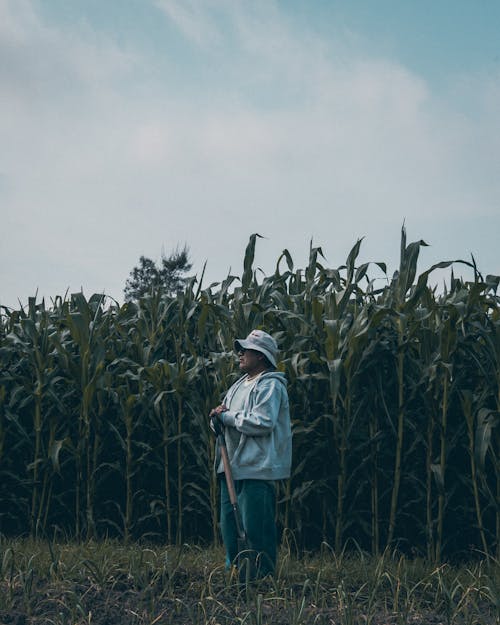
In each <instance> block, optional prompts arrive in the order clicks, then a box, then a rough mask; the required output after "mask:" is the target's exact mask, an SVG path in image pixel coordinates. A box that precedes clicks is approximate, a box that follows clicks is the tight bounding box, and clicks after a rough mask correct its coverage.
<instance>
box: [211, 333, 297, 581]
mask: <svg viewBox="0 0 500 625" xmlns="http://www.w3.org/2000/svg"><path fill="white" fill-rule="evenodd" d="M234 349H235V351H236V353H237V354H238V358H239V367H240V371H242V372H243V374H244V375H243V376H242V377H240V378H239V379H238V380H237V381H236V382H235V383H234V384H233V385H232V386H231V388H230V389H229V390H228V392H227V394H226V396H225V398H224V401H223V402H222V404H221V405H220V406H217V407H216V408H214V409H213V410H212V411H211V412H210V417H211V418H216V419H218V420H219V421H220V422H221V423H222V425H223V426H224V431H225V439H226V447H227V451H228V456H229V460H230V464H231V470H232V473H233V478H234V482H235V490H236V494H237V498H238V506H239V508H240V511H241V517H242V522H243V528H244V530H245V532H246V535H247V541H248V546H249V548H250V549H251V550H252V551H253V552H254V553H255V554H256V565H257V566H256V570H257V576H258V577H264V576H265V575H267V574H272V573H273V572H274V569H275V565H276V550H277V533H276V521H275V506H276V481H277V480H282V479H286V478H288V477H290V469H291V462H292V430H291V423H290V410H289V403H288V394H287V382H286V379H285V376H284V374H283V373H279V372H277V371H276V357H277V354H278V346H277V344H276V341H275V340H274V338H273V337H272V336H271V335H269V334H268V333H267V332H263V331H262V330H253V331H252V332H250V334H249V335H248V336H247V338H246V339H237V340H235V342H234ZM215 465H216V471H217V473H218V475H219V476H220V477H221V478H223V473H224V467H223V464H222V461H221V459H220V454H219V453H218V450H217V453H216V462H215ZM220 486H221V532H222V539H223V542H224V546H225V549H226V568H229V567H230V566H231V563H233V562H235V560H236V557H237V555H238V548H237V530H236V523H235V519H234V515H233V510H232V506H231V502H230V500H229V493H228V490H227V486H226V482H225V480H224V479H220Z"/></svg>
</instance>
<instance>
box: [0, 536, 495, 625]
mask: <svg viewBox="0 0 500 625" xmlns="http://www.w3.org/2000/svg"><path fill="white" fill-rule="evenodd" d="M222 562H223V554H222V551H221V550H220V549H212V548H211V549H201V548H199V547H193V546H188V545H184V546H183V547H181V548H177V547H164V546H144V545H138V544H130V545H123V544H119V543H116V542H113V541H105V542H99V543H97V542H89V543H85V544H75V543H56V544H52V543H48V542H41V541H37V542H34V541H30V540H3V541H2V542H1V543H0V563H1V578H0V622H1V623H12V624H18V625H21V624H33V625H34V624H37V625H38V624H42V623H43V624H44V625H83V624H84V623H85V624H96V625H113V624H114V623H116V624H118V623H119V624H120V625H132V624H136V625H146V624H147V625H155V624H158V625H161V624H163V625H167V624H170V623H172V624H174V623H179V624H188V623H189V624H190V625H208V624H211V625H217V624H219V625H223V624H229V623H231V624H234V623H241V624H244V623H245V624H248V625H264V624H266V623H267V624H273V625H274V624H276V625H280V624H283V625H285V624H286V625H299V624H303V625H306V624H311V625H313V624H314V625H327V624H328V625H355V624H363V625H370V624H371V625H382V624H384V625H389V624H395V625H403V624H408V625H410V624H411V625H417V624H422V625H424V624H425V625H430V624H436V625H437V624H438V623H439V624H441V623H442V624H447V625H451V624H457V625H459V624H460V625H462V624H463V625H493V624H494V623H499V622H500V620H499V606H500V600H499V591H498V589H499V588H500V573H499V567H498V563H496V562H492V561H490V562H488V561H485V560H483V561H478V562H474V563H469V564H464V565H462V566H460V567H453V566H451V565H448V564H443V565H441V566H439V567H435V566H432V565H429V564H428V563H426V562H425V561H424V560H421V559H407V558H405V557H402V556H398V555H397V554H395V553H385V554H384V555H382V556H381V557H379V558H373V557H371V556H365V555H364V554H362V553H351V554H347V553H346V552H343V553H341V554H335V553H334V552H333V551H332V550H331V549H330V548H328V547H327V546H324V549H323V550H322V552H321V553H319V554H315V555H310V556H305V557H303V558H300V559H297V558H296V557H294V556H293V555H292V554H291V553H290V552H288V551H285V550H284V551H282V553H281V554H280V559H279V568H278V570H277V573H276V577H275V579H266V580H263V581H261V582H259V583H258V584H256V585H254V586H251V587H246V588H240V587H238V584H237V580H236V578H235V576H234V574H231V572H226V571H224V567H223V565H222Z"/></svg>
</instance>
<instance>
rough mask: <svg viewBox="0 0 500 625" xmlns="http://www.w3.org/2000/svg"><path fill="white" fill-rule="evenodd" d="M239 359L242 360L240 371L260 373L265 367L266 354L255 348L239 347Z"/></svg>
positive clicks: (250, 373) (249, 373)
mask: <svg viewBox="0 0 500 625" xmlns="http://www.w3.org/2000/svg"><path fill="white" fill-rule="evenodd" d="M238 359H239V361H240V371H243V373H248V375H252V373H258V372H259V371H261V370H262V369H263V368H265V356H264V354H261V353H260V352H258V351H256V350H255V349H239V350H238Z"/></svg>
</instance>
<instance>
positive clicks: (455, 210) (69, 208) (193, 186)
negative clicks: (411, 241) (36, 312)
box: [0, 0, 500, 304]
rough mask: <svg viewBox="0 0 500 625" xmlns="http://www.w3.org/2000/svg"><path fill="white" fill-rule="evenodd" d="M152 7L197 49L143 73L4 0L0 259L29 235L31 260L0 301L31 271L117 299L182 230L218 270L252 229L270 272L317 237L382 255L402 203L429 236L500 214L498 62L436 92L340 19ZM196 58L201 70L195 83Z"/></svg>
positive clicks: (128, 51)
mask: <svg viewBox="0 0 500 625" xmlns="http://www.w3.org/2000/svg"><path fill="white" fill-rule="evenodd" d="M155 5H156V6H157V7H158V8H160V9H161V10H162V11H163V12H164V15H165V16H166V19H167V20H170V22H169V23H171V24H174V25H175V26H176V28H178V29H179V32H181V33H183V34H184V36H185V37H186V38H187V39H186V41H187V43H186V45H187V46H188V52H187V53H186V55H185V56H183V55H182V49H179V50H178V56H177V57H175V58H174V59H173V60H172V59H170V57H169V53H170V51H171V50H170V49H168V50H167V51H165V50H162V51H161V54H160V53H158V57H162V58H164V57H165V58H169V59H170V61H169V62H168V63H166V65H162V66H161V71H160V69H158V68H156V69H157V71H151V72H150V71H146V69H145V68H149V67H151V64H152V63H153V58H152V56H148V54H147V52H146V51H145V50H144V49H143V48H141V47H140V46H139V44H137V43H134V42H133V41H131V40H130V41H129V42H128V43H127V46H126V47H124V46H123V45H122V44H120V45H119V44H118V43H117V41H118V38H117V39H115V40H113V39H110V38H109V37H105V36H104V35H103V34H101V33H100V32H99V31H98V30H96V29H95V28H92V27H91V26H90V25H89V24H88V23H85V22H81V23H78V24H74V25H73V26H72V27H71V28H65V29H63V28H61V27H60V26H58V25H57V24H55V23H53V22H50V23H48V22H46V21H44V20H43V19H42V18H41V16H40V15H39V14H38V13H37V12H36V11H35V10H34V9H33V6H36V5H34V4H32V3H31V2H28V1H27V0H19V2H13V1H9V0H0V52H1V53H2V55H1V58H2V59H5V61H4V62H3V63H2V64H0V85H1V87H0V89H1V92H0V139H1V140H2V143H3V145H9V146H10V148H9V151H8V153H7V151H4V152H3V153H2V154H0V176H1V178H0V183H1V184H0V196H1V197H2V199H3V200H4V201H3V207H2V211H5V212H6V213H7V215H8V219H7V222H6V223H7V224H10V225H9V231H8V234H6V232H5V231H4V233H3V234H2V235H1V238H2V251H1V252H0V254H1V257H0V264H1V265H2V266H3V267H4V270H3V271H4V273H5V274H7V273H8V272H7V269H5V268H6V267H7V266H8V265H10V264H11V260H10V259H12V258H14V257H15V255H16V253H17V254H19V250H22V254H23V258H24V259H25V262H26V264H27V266H31V267H36V273H35V272H34V271H32V272H31V273H30V282H29V283H28V286H24V287H21V286H20V285H21V284H23V283H22V282H21V281H20V279H19V280H18V279H16V278H13V279H12V282H11V286H10V287H9V289H10V291H9V292H10V293H11V294H10V295H9V298H10V302H11V304H13V303H15V300H16V297H17V295H20V296H24V297H25V296H26V295H28V294H29V295H31V294H32V292H33V285H39V286H40V288H41V289H42V290H43V291H44V292H47V293H50V294H55V293H60V292H61V291H64V290H65V289H66V287H67V286H70V287H71V288H80V286H81V285H84V287H85V288H86V289H88V290H89V291H92V290H100V289H102V288H106V290H107V291H108V292H109V293H110V294H112V295H114V296H115V297H119V296H120V295H121V289H122V287H123V285H124V282H125V278H126V277H127V274H128V271H130V269H131V268H132V266H133V265H134V264H135V263H136V262H137V259H138V258H139V256H140V255H141V254H145V255H148V256H151V257H155V256H159V255H160V251H161V249H162V248H164V249H166V251H167V252H168V250H169V249H173V248H174V247H175V246H176V245H177V244H178V243H181V244H182V243H183V242H184V241H186V242H187V243H188V245H190V246H191V250H192V254H193V257H194V260H195V264H196V268H197V269H199V268H201V266H202V263H203V261H204V260H205V259H206V258H208V260H209V276H210V277H209V279H221V278H223V277H224V276H225V272H226V271H227V270H228V268H229V266H232V267H233V271H238V267H239V264H240V263H241V262H242V260H241V259H242V254H243V250H244V246H245V244H246V241H247V239H248V236H249V235H250V234H251V233H252V232H261V233H262V234H264V235H266V236H267V237H269V238H268V240H265V241H261V242H259V246H258V250H257V252H258V254H257V258H258V263H259V264H262V266H264V267H265V268H266V269H268V270H269V269H271V270H272V268H273V267H274V262H275V260H276V258H277V257H278V255H279V253H280V252H281V250H282V249H283V248H284V247H288V248H290V249H291V250H292V252H293V251H294V250H295V251H296V253H297V254H300V255H301V257H300V258H299V259H298V260H297V261H296V262H297V263H298V264H300V263H301V262H302V259H306V258H307V247H308V244H309V240H310V238H311V237H313V238H314V240H315V241H316V242H317V244H318V245H322V246H323V247H324V249H325V251H326V253H327V256H328V258H329V262H331V263H333V264H340V263H341V262H343V260H344V259H345V256H346V254H347V252H348V250H349V248H350V247H351V245H352V244H353V243H354V242H355V240H356V239H357V238H358V237H360V236H363V235H367V239H366V242H365V243H364V246H363V249H366V250H367V253H368V254H372V258H373V257H376V260H388V259H387V256H386V254H388V252H387V250H388V249H389V246H390V248H391V250H394V255H395V256H397V249H398V243H399V241H398V240H397V237H398V236H399V230H400V227H401V224H402V222H403V219H404V218H406V220H407V224H408V226H409V229H410V228H411V227H412V225H414V226H415V227H419V228H421V229H422V231H418V232H416V233H415V238H421V237H422V238H430V240H429V242H430V243H436V244H438V243H439V241H440V240H441V241H442V240H443V236H444V233H445V231H446V224H447V221H450V220H456V223H460V224H462V225H463V228H465V230H467V227H468V224H470V223H471V222H470V220H474V218H475V215H477V213H478V211H482V212H483V214H485V215H489V216H494V215H495V214H498V198H499V195H500V194H499V187H498V184H499V183H498V176H497V172H496V166H495V163H496V160H495V158H494V156H495V155H496V154H498V151H499V148H500V145H499V141H500V139H499V136H500V133H498V126H499V115H498V110H499V109H500V106H498V105H499V104H500V89H499V85H500V81H499V80H498V77H494V76H488V78H487V79H485V78H484V77H479V76H477V77H471V76H469V77H464V76H462V77H460V80H458V79H457V83H456V85H455V86H454V87H453V88H450V92H449V97H446V96H447V94H442V93H441V94H440V95H437V94H436V93H435V92H434V91H433V90H432V88H431V86H430V85H429V84H428V83H427V82H426V81H425V80H424V78H423V77H422V76H418V75H415V74H414V73H412V72H411V71H409V70H408V69H407V68H406V67H404V66H403V65H402V64H401V63H400V62H398V60H397V59H389V58H372V57H369V56H366V54H365V51H364V50H360V49H357V48H356V46H355V45H354V43H353V42H354V40H355V38H353V37H352V36H351V34H349V33H345V32H342V31H340V30H339V31H338V33H336V34H335V37H334V40H333V42H330V41H325V40H324V39H320V38H318V37H317V36H315V34H314V33H311V32H309V31H307V30H301V29H300V28H299V27H298V26H297V24H296V23H294V22H293V21H292V20H290V19H289V18H288V17H287V16H286V15H285V14H284V13H283V12H282V11H281V10H280V9H279V5H278V4H274V3H268V2H264V3H232V2H231V3H230V2H215V1H212V0H210V1H208V2H206V3H195V2H182V3H181V2H172V1H171V2H167V1H166V0H165V1H163V2H160V1H159V0H158V2H156V3H155ZM193 43H194V44H195V47H196V48H197V49H199V50H201V51H202V55H201V57H202V58H201V60H200V57H195V60H194V61H193V56H192V55H191V54H189V52H191V48H190V47H189V46H191V44H193ZM193 63H199V64H200V66H199V67H198V72H194V74H196V76H197V77H199V76H200V75H201V74H203V71H205V70H206V71H208V72H209V75H210V80H208V81H206V80H202V79H200V80H199V83H198V82H197V79H198V78H197V79H195V78H190V77H192V76H193V75H194V74H193V71H194V70H193V67H192V64H193ZM195 69H196V68H195ZM210 72H211V73H210ZM179 76H181V77H183V78H179ZM454 96H457V97H454ZM465 99H467V100H468V103H469V106H468V110H463V106H462V105H461V104H460V103H463V102H464V101H465ZM496 105H497V106H496ZM495 211H496V212H495ZM4 223H5V222H4ZM489 223H490V226H489V228H490V229H491V223H492V222H491V221H490V222H489ZM494 223H495V222H494ZM433 228H434V232H435V235H436V240H433V239H432V237H429V236H428V235H429V233H432V232H433V230H432V229H433ZM463 228H462V229H463ZM453 233H454V239H456V240H455V241H448V242H447V244H448V247H449V249H450V255H452V254H451V252H452V251H453V247H452V246H453V245H458V243H459V239H458V237H459V229H458V228H454V229H453ZM464 236H465V235H464ZM409 238H411V232H409ZM463 240H464V239H463ZM463 240H462V241H463ZM436 254H439V252H436ZM453 255H455V256H459V255H460V254H459V253H458V252H457V253H456V254H453ZM370 259H371V258H370ZM436 260H438V259H436ZM439 260H441V258H439ZM44 267H46V269H43V268H44ZM58 267H59V272H58V271H57V268H58ZM61 267H64V271H63V270H62V269H61ZM35 276H36V281H35ZM4 277H5V276H2V282H4ZM4 284H6V283H5V282H4ZM4 288H5V287H4ZM21 288H24V289H25V292H19V291H20V289H21ZM28 288H29V289H30V290H31V291H30V292H26V289H28ZM3 297H6V296H5V295H4V296H3Z"/></svg>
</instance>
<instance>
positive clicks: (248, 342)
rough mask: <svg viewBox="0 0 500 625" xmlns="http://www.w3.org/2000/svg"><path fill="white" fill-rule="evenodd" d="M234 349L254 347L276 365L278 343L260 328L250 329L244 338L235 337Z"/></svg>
mask: <svg viewBox="0 0 500 625" xmlns="http://www.w3.org/2000/svg"><path fill="white" fill-rule="evenodd" d="M234 349H235V351H238V350H239V349H254V350H255V351H257V352H261V353H262V354H264V356H265V357H266V358H267V359H268V360H269V362H270V363H271V364H272V365H273V367H276V356H277V355H278V344H277V343H276V341H275V340H274V339H273V337H272V336H271V335H270V334H268V333H267V332H263V331H262V330H252V331H251V332H250V334H249V335H248V336H247V338H246V339H236V340H235V341H234Z"/></svg>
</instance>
